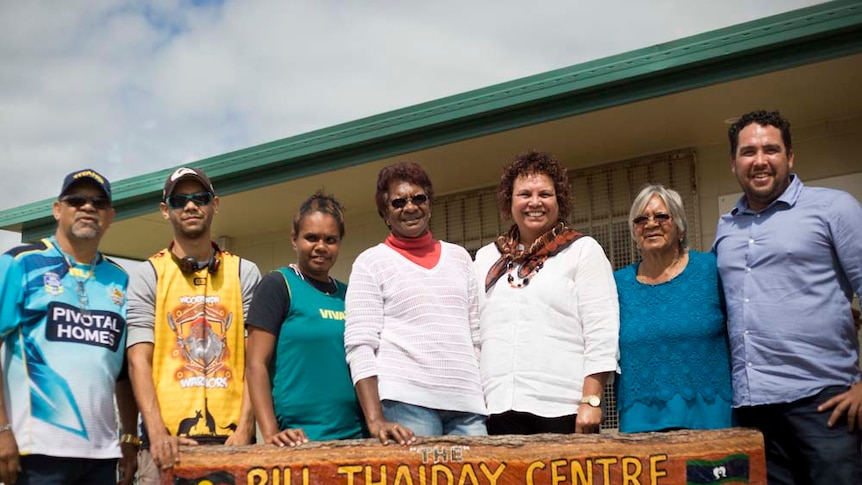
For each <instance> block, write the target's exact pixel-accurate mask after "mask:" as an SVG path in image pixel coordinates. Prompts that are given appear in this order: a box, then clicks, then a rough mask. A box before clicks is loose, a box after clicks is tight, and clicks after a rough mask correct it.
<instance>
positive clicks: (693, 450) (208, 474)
mask: <svg viewBox="0 0 862 485" xmlns="http://www.w3.org/2000/svg"><path fill="white" fill-rule="evenodd" d="M737 483H747V484H751V485H765V484H766V464H765V456H764V451H763V438H762V436H761V435H760V433H759V432H757V431H754V430H750V429H741V428H733V429H726V430H716V431H674V432H668V433H644V434H601V435H549V434H546V435H535V436H493V437H469V438H467V437H433V438H423V439H421V440H419V441H418V442H417V443H415V444H413V445H411V446H404V447H402V446H398V445H388V446H383V445H381V444H380V443H379V442H377V440H351V441H326V442H317V443H309V444H307V445H303V446H300V447H297V448H277V447H275V446H271V445H256V446H243V447H224V446H197V447H183V448H182V451H181V461H180V464H179V465H177V466H175V467H174V468H173V470H171V472H170V473H168V474H165V475H163V476H162V485H186V484H188V485H223V484H231V485H246V484H248V485H310V484H314V485H514V484H518V485H686V484H737Z"/></svg>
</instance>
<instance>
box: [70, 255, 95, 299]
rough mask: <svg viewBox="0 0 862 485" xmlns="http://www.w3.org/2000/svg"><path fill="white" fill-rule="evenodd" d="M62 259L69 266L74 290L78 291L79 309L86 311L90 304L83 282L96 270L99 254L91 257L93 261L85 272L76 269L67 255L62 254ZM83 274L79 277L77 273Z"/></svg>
mask: <svg viewBox="0 0 862 485" xmlns="http://www.w3.org/2000/svg"><path fill="white" fill-rule="evenodd" d="M63 259H65V260H66V264H67V265H68V266H69V274H70V275H72V278H74V280H75V283H76V290H77V293H78V305H79V306H80V309H81V311H84V312H86V311H87V310H88V309H89V306H90V297H89V296H87V287H86V286H85V284H86V283H87V280H89V279H90V277H91V276H93V275H94V274H95V272H96V263H97V262H98V261H99V255H96V256H95V257H93V261H92V262H91V263H90V268H89V269H88V270H87V272H86V273H85V272H84V271H81V270H80V269H78V268H77V267H76V265H75V262H74V261H72V259H71V258H70V257H69V256H67V255H66V254H63ZM79 274H83V278H79V277H78V275H79Z"/></svg>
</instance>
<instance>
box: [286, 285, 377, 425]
mask: <svg viewBox="0 0 862 485" xmlns="http://www.w3.org/2000/svg"><path fill="white" fill-rule="evenodd" d="M279 272H280V273H281V274H282V276H284V281H285V283H286V284H287V292H288V295H289V296H290V309H289V311H288V313H287V318H286V319H285V321H284V322H283V323H282V324H281V329H280V330H279V333H278V340H277V343H276V348H275V355H274V356H273V359H272V363H271V369H270V376H272V377H271V379H272V399H273V406H274V408H275V416H276V419H277V421H278V427H279V429H281V430H284V429H287V428H302V429H303V430H304V431H305V434H306V435H307V436H308V438H309V439H310V440H315V441H317V440H338V439H350V438H362V437H363V435H362V426H363V422H364V421H363V417H362V410H361V408H360V407H359V402H358V401H357V399H356V393H355V392H354V390H353V381H352V380H351V379H350V371H349V370H348V368H347V360H346V359H345V356H344V295H345V293H346V292H347V286H346V285H345V284H344V283H342V282H340V281H336V282H335V283H336V287H337V290H336V292H335V293H334V294H331V295H329V294H326V293H324V292H322V291H319V290H318V289H316V288H315V287H313V286H312V285H311V284H309V283H308V282H306V281H305V280H303V279H302V278H301V277H300V276H299V275H297V274H296V273H295V272H294V271H293V270H292V269H290V268H279Z"/></svg>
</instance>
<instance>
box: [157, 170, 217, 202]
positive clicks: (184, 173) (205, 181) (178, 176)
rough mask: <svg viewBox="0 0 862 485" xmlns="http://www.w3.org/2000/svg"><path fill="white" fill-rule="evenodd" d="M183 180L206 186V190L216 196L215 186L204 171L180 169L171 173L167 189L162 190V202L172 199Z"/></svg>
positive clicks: (167, 181)
mask: <svg viewBox="0 0 862 485" xmlns="http://www.w3.org/2000/svg"><path fill="white" fill-rule="evenodd" d="M182 180H197V181H198V182H200V184H201V185H203V186H204V189H206V190H208V191H209V192H210V193H211V194H213V195H215V189H214V188H213V184H212V182H210V179H209V177H207V174H205V173H204V172H203V170H201V169H199V168H193V167H180V168H178V169H176V170H174V171H173V172H171V174H170V175H168V178H167V180H165V188H164V190H162V200H166V199H167V198H168V197H170V196H171V194H172V193H173V191H174V189H175V188H176V186H177V184H178V183H180V181H182Z"/></svg>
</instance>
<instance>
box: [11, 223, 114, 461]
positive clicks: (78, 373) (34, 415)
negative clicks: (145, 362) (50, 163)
mask: <svg viewBox="0 0 862 485" xmlns="http://www.w3.org/2000/svg"><path fill="white" fill-rule="evenodd" d="M96 257H97V262H96V264H95V266H94V267H93V268H91V266H90V264H75V265H70V263H69V262H70V261H72V258H71V257H70V256H68V255H66V254H64V253H63V252H62V250H61V249H60V247H59V246H58V245H57V241H56V239H54V237H49V238H46V239H43V240H42V241H40V242H39V243H36V244H30V245H24V246H19V247H17V248H14V249H12V250H10V251H9V252H7V253H6V254H4V255H2V256H0V338H2V340H3V347H2V363H3V385H4V388H3V391H4V396H5V403H6V410H7V414H8V415H9V419H10V421H11V423H12V429H13V432H14V433H15V439H16V440H17V442H18V448H19V451H20V453H21V454H22V455H28V454H41V455H48V456H57V457H77V458H117V457H119V456H120V448H119V443H118V440H117V418H116V413H115V407H114V387H115V383H116V379H117V375H118V374H119V372H120V369H121V367H122V365H123V354H124V351H125V346H126V345H125V341H126V285H127V283H128V276H127V275H126V272H125V271H124V270H123V269H122V268H121V267H120V266H119V265H117V264H116V263H114V262H113V261H111V260H109V259H106V258H104V257H103V256H102V255H101V254H98V255H97V256H96ZM91 269H92V272H93V274H92V275H91V274H90V271H91Z"/></svg>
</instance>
